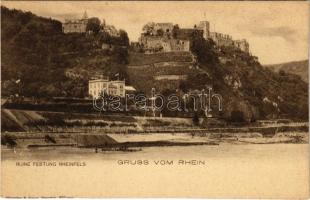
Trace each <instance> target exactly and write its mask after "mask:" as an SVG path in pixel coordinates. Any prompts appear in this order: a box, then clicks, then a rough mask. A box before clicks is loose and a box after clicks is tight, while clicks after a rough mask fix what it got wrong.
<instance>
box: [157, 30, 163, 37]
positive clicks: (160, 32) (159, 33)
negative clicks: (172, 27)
mask: <svg viewBox="0 0 310 200" xmlns="http://www.w3.org/2000/svg"><path fill="white" fill-rule="evenodd" d="M156 34H157V35H158V36H163V35H164V31H163V29H158V30H157V31H156Z"/></svg>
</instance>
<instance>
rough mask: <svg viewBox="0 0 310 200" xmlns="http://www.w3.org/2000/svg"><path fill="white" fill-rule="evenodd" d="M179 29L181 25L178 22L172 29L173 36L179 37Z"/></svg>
mask: <svg viewBox="0 0 310 200" xmlns="http://www.w3.org/2000/svg"><path fill="white" fill-rule="evenodd" d="M179 30H180V27H179V25H178V24H176V25H174V26H173V29H172V37H173V38H177V37H178V31H179Z"/></svg>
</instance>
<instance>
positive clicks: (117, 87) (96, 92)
mask: <svg viewBox="0 0 310 200" xmlns="http://www.w3.org/2000/svg"><path fill="white" fill-rule="evenodd" d="M126 87H127V86H125V81H120V80H117V81H109V79H105V78H101V79H94V80H89V81H88V94H89V95H90V96H92V97H93V98H98V97H99V96H100V94H102V93H106V94H108V95H111V96H120V97H125V94H126ZM132 88H133V87H131V90H132ZM133 89H134V88H133Z"/></svg>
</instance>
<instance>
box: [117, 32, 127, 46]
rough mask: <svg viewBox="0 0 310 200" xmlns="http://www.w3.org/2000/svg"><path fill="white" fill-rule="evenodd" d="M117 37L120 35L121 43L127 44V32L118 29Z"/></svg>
mask: <svg viewBox="0 0 310 200" xmlns="http://www.w3.org/2000/svg"><path fill="white" fill-rule="evenodd" d="M119 37H120V40H121V43H122V45H124V46H129V38H128V34H127V32H126V31H124V30H122V29H121V30H119Z"/></svg>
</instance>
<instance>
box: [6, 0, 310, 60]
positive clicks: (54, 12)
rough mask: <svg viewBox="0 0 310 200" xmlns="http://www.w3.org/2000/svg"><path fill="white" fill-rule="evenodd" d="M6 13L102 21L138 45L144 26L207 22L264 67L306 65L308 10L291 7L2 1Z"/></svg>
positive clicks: (284, 4)
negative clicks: (242, 42) (243, 42)
mask: <svg viewBox="0 0 310 200" xmlns="http://www.w3.org/2000/svg"><path fill="white" fill-rule="evenodd" d="M1 4H2V5H4V6H6V7H8V8H15V9H21V10H24V11H31V12H32V13H34V14H37V15H40V16H43V17H51V18H54V19H58V20H60V21H64V19H65V18H81V17H82V16H83V13H84V11H86V12H87V14H88V17H98V18H99V19H101V20H102V19H105V21H106V23H107V24H110V25H114V26H115V27H116V28H117V29H124V30H126V31H127V33H128V36H129V38H130V40H131V41H137V40H138V37H139V34H140V33H141V30H142V27H143V25H144V24H146V23H148V22H172V23H174V24H178V25H179V26H180V27H181V28H192V27H193V26H194V24H198V23H199V21H202V20H207V21H209V22H210V26H211V31H216V32H220V33H225V34H229V35H231V36H232V37H233V39H243V38H245V39H247V40H248V42H249V43H250V51H251V52H252V54H253V55H256V56H257V57H258V58H259V61H260V62H261V63H262V64H275V63H283V62H289V61H296V60H303V59H308V55H309V54H308V46H309V40H308V39H309V33H308V31H309V21H308V20H309V5H310V3H308V2H306V1H304V2H301V1H297V2H296V1H295V2H288V1H285V2H266V1H260V2H244V1H243V2H237V1H232V2H227V1H226V2H224V1H213V2H212V1H194V2H188V1H180V2H177V1H171V2H169V1H161V2H153V1H146V2H141V1H136V2H128V1H113V2H104V1H99V2H98V1H47V2H42V1H27V2H24V1H1Z"/></svg>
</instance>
